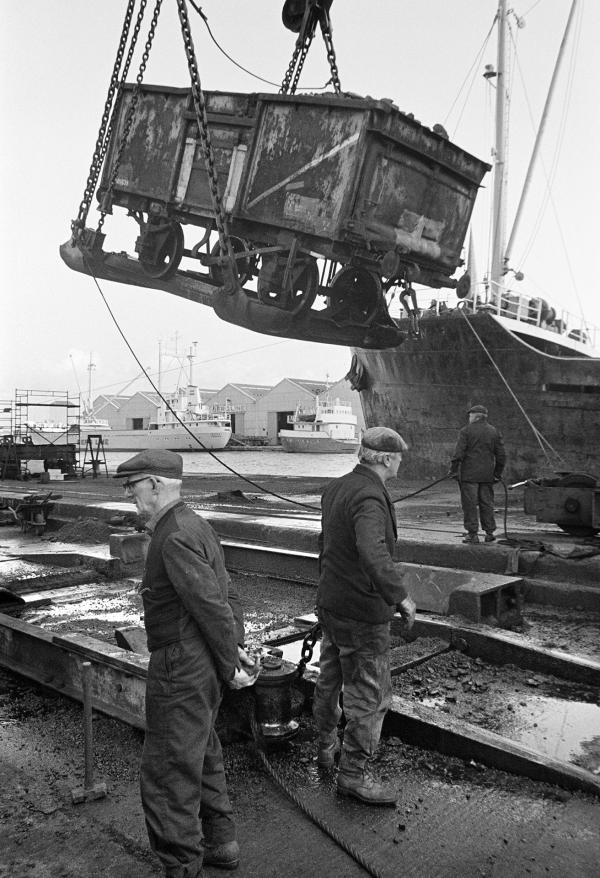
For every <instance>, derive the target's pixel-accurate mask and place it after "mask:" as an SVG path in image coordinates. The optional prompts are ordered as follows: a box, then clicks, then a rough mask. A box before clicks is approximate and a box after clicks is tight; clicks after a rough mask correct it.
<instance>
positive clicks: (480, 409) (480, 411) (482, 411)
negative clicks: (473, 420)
mask: <svg viewBox="0 0 600 878" xmlns="http://www.w3.org/2000/svg"><path fill="white" fill-rule="evenodd" d="M487 413H488V410H487V409H486V407H485V406H484V405H472V406H471V408H470V409H469V412H468V414H470V415H487Z"/></svg>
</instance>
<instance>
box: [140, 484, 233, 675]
mask: <svg viewBox="0 0 600 878" xmlns="http://www.w3.org/2000/svg"><path fill="white" fill-rule="evenodd" d="M141 594H142V600H143V602H144V625H145V628H146V634H147V636H148V649H149V650H150V651H151V652H152V650H155V649H158V648H159V647H161V646H166V645H167V644H169V643H175V642H176V641H179V640H187V639H189V638H192V637H201V638H202V639H203V640H204V641H205V643H206V645H207V646H208V648H209V650H210V652H211V654H212V657H213V659H214V662H215V666H216V668H217V672H218V674H219V676H220V677H221V678H222V679H223V680H225V681H227V680H230V679H231V678H232V677H233V674H234V671H235V668H236V667H237V665H238V653H237V646H238V643H240V644H241V643H243V639H244V627H243V622H242V611H241V605H240V601H239V597H238V595H237V592H236V591H235V590H234V589H233V588H232V585H231V581H230V579H229V574H228V573H227V571H226V570H225V564H224V562H223V549H222V547H221V544H220V542H219V539H218V537H217V535H216V533H215V532H214V530H213V529H212V527H211V526H210V524H208V522H206V521H205V520H204V519H203V518H201V517H200V516H199V515H196V514H195V512H193V511H192V510H191V509H189V508H188V507H187V506H186V505H185V503H184V502H183V501H181V502H180V503H177V504H176V505H175V506H173V507H172V508H171V509H169V510H168V511H167V512H166V513H165V514H164V515H163V516H162V517H161V518H160V519H159V521H158V523H157V525H156V528H155V530H154V532H153V534H152V538H151V540H150V545H149V546H148V555H147V557H146V566H145V570H144V578H143V581H142V588H141Z"/></svg>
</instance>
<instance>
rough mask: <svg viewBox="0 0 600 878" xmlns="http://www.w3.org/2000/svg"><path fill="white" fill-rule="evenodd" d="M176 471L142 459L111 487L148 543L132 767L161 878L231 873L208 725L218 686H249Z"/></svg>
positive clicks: (166, 458)
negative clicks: (140, 713)
mask: <svg viewBox="0 0 600 878" xmlns="http://www.w3.org/2000/svg"><path fill="white" fill-rule="evenodd" d="M182 469H183V462H182V459H181V457H180V455H179V454H175V453H173V452H172V451H160V450H157V451H152V450H150V451H142V452H140V454H136V455H135V456H134V457H132V458H130V459H129V460H126V461H125V462H124V463H121V464H120V465H119V466H118V468H117V473H116V476H115V478H118V479H123V487H124V489H125V492H126V494H127V496H128V497H131V498H132V499H133V501H134V503H135V505H136V507H137V510H138V513H139V515H140V516H141V517H142V518H143V519H145V521H146V528H147V530H148V532H149V533H150V534H151V539H150V544H149V546H148V554H147V558H146V565H145V570H144V577H143V580H142V584H141V595H142V600H143V603H144V625H145V628H146V634H147V637H148V649H149V650H150V662H149V665H148V677H147V682H146V734H145V738H144V750H143V753H142V763H141V767H140V786H141V794H142V805H143V808H144V815H145V818H146V828H147V830H148V837H149V839H150V845H151V847H152V849H153V850H154V851H155V853H156V854H157V856H158V857H159V859H160V860H161V862H162V865H163V868H164V873H165V876H167V878H199V876H201V875H202V874H203V872H202V864H203V862H204V863H205V864H207V865H213V866H219V867H222V868H225V869H235V868H236V867H237V865H238V862H239V846H238V843H237V841H236V832H235V824H234V822H233V818H232V813H233V812H232V808H231V804H230V802H229V797H228V795H227V787H226V783H225V772H224V768H223V757H222V753H221V744H220V742H219V739H218V737H217V734H216V732H215V720H216V717H217V712H218V710H219V705H220V702H221V693H222V687H223V684H226V685H227V686H229V687H231V688H233V689H239V688H242V687H244V686H250V685H252V683H254V682H255V680H256V671H254V670H252V671H251V670H250V668H251V667H253V664H252V662H251V661H250V660H249V659H248V656H247V655H246V653H245V652H244V650H243V642H244V627H243V621H242V611H241V606H240V602H239V598H238V595H237V593H236V592H235V590H234V588H233V587H232V583H231V581H230V579H229V576H228V574H227V572H226V570H225V565H224V562H223V550H222V548H221V545H220V543H219V539H218V537H217V535H216V534H215V532H214V531H213V529H212V528H211V526H210V525H209V524H208V523H207V522H206V521H204V519H203V518H201V517H200V516H199V515H197V514H196V513H195V512H193V510H191V509H190V508H189V507H188V506H186V505H185V503H184V502H183V501H182V499H181V496H180V493H181V476H182Z"/></svg>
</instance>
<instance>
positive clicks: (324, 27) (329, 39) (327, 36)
mask: <svg viewBox="0 0 600 878" xmlns="http://www.w3.org/2000/svg"><path fill="white" fill-rule="evenodd" d="M319 23H320V25H321V33H322V34H323V40H324V41H325V48H326V50H327V60H328V61H329V69H330V70H331V84H332V85H333V90H334V91H335V93H336V94H338V95H339V94H341V92H342V84H341V82H340V73H339V70H338V67H337V61H336V57H335V49H334V48H333V31H332V28H331V19H330V17H329V12H328V10H327V9H323V10H322V12H321V16H320V18H319Z"/></svg>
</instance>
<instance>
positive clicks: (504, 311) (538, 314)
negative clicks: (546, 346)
mask: <svg viewBox="0 0 600 878" xmlns="http://www.w3.org/2000/svg"><path fill="white" fill-rule="evenodd" d="M490 306H491V307H492V309H493V311H494V312H495V313H496V314H498V315H500V316H501V317H508V318H510V319H512V320H518V321H520V322H521V323H528V324H530V325H533V326H539V327H541V328H542V329H547V330H549V331H550V332H556V333H557V334H558V335H564V336H566V337H567V338H570V339H572V340H573V341H576V342H579V343H580V344H584V345H586V346H589V347H591V348H596V347H597V346H598V344H599V343H600V330H599V329H598V327H597V326H594V325H593V324H591V323H589V322H588V321H587V320H585V319H584V318H583V317H581V316H578V315H576V314H572V313H571V312H570V311H566V310H564V309H563V310H561V311H560V312H557V311H556V310H555V309H554V308H553V307H552V306H550V305H549V304H548V302H547V301H546V300H545V299H542V298H538V297H535V298H529V297H528V296H522V295H520V294H518V293H512V292H509V291H507V292H505V293H503V294H502V295H501V296H495V297H493V298H492V300H491V301H490V302H488V303H487V304H485V305H483V306H481V307H483V308H486V309H489V308H490Z"/></svg>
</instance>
